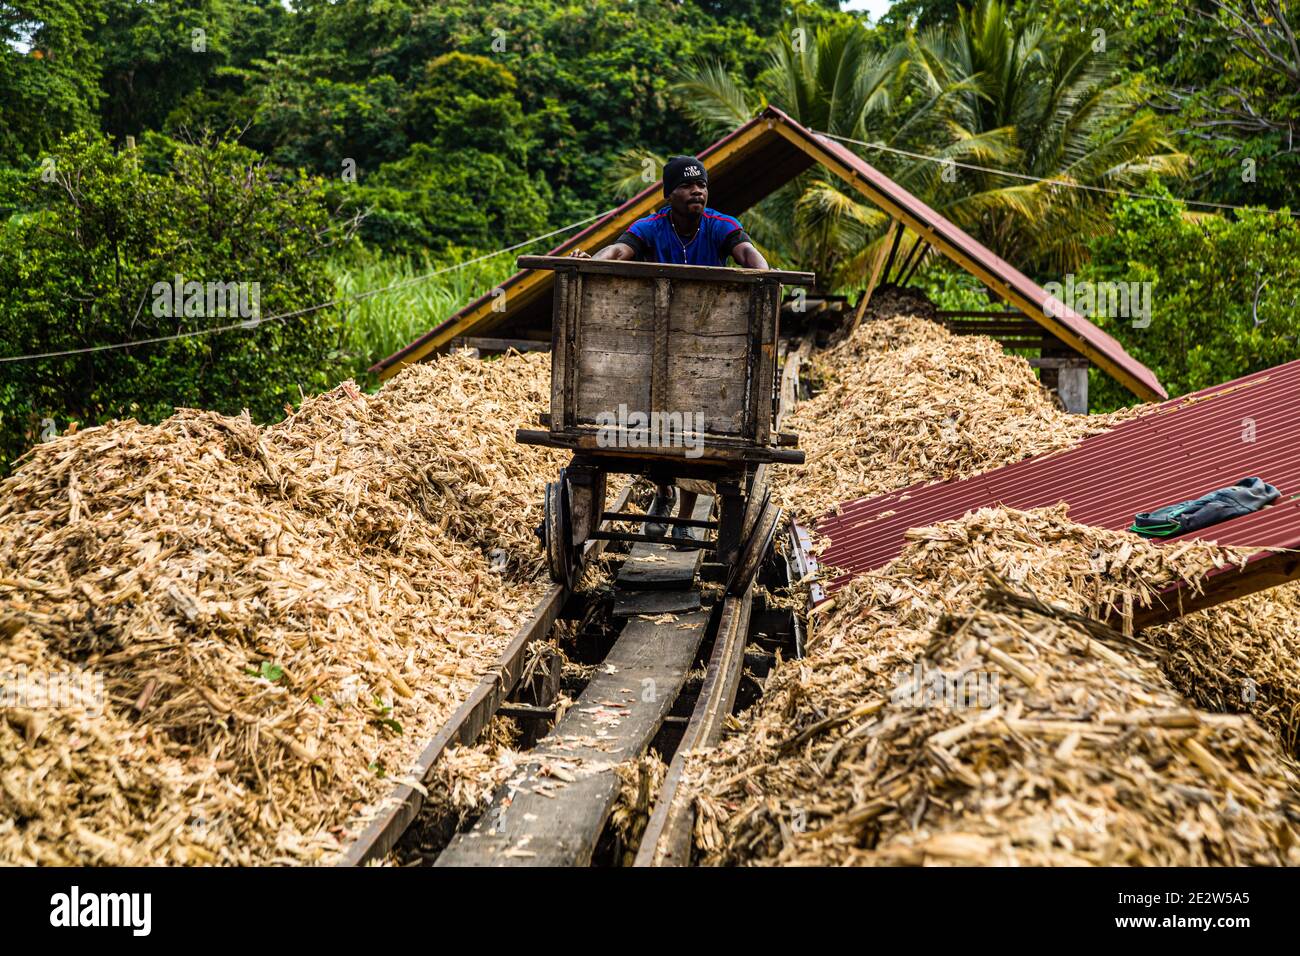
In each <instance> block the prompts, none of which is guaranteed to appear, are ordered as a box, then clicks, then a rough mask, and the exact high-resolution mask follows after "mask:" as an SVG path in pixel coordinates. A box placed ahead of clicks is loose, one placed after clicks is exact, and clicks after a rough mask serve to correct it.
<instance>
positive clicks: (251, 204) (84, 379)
mask: <svg viewBox="0 0 1300 956" xmlns="http://www.w3.org/2000/svg"><path fill="white" fill-rule="evenodd" d="M46 169H47V170H48V172H47V173H46V174H45V175H41V174H35V175H33V176H32V177H31V181H30V183H29V184H28V189H29V190H30V191H31V192H32V193H34V194H36V197H37V198H36V199H34V200H33V201H32V203H31V205H32V206H33V207H38V208H36V211H33V212H28V213H24V214H20V215H16V216H13V217H12V218H10V220H9V221H8V223H7V224H6V225H5V226H4V227H3V231H0V341H3V342H4V343H5V349H6V352H7V353H9V354H32V353H48V352H64V351H74V350H78V349H86V348H93V347H95V346H103V345H114V344H117V343H122V342H132V341H138V340H141V339H150V338H155V337H171V336H178V335H179V336H184V337H181V338H171V339H170V340H168V341H161V342H156V343H152V344H143V345H137V346H132V347H130V348H122V349H116V348H115V349H110V350H105V351H97V352H81V353H78V354H72V355H66V356H61V357H55V358H48V359H43V360H40V361H39V362H37V363H10V362H6V363H0V447H3V448H4V449H5V450H6V451H8V452H9V453H10V454H13V453H16V452H17V451H19V450H21V449H22V448H23V447H25V445H26V444H27V443H29V442H30V441H31V440H32V439H34V438H36V437H37V435H38V434H39V433H40V432H41V431H47V432H48V430H49V429H50V428H51V427H53V428H55V429H58V430H62V429H64V428H65V427H66V426H67V425H68V424H69V423H70V422H72V421H76V422H79V423H81V424H83V425H88V424H95V423H98V422H101V421H103V420H105V419H108V418H114V417H137V418H141V419H150V420H157V419H158V418H160V417H163V416H166V415H168V414H170V412H171V411H172V409H173V407H174V406H177V405H188V406H195V407H201V408H213V409H218V410H221V411H226V412H230V413H238V412H239V411H240V410H241V409H243V408H245V407H247V408H248V409H249V410H250V411H251V412H253V414H255V415H257V416H258V417H259V418H263V419H266V418H273V417H276V416H277V415H278V414H279V413H280V412H281V409H282V407H283V405H284V403H286V402H292V401H295V400H297V399H298V398H299V397H300V395H301V393H300V392H299V389H300V388H301V389H303V390H305V391H307V392H311V391H314V390H319V389H321V388H324V387H328V386H330V385H332V384H333V383H334V381H336V379H337V376H338V374H339V373H340V372H341V371H342V370H343V368H344V367H345V364H344V362H343V356H342V353H341V352H340V346H341V345H342V344H343V339H342V326H341V315H340V311H339V310H338V309H337V308H333V307H331V308H325V309H319V310H316V311H313V312H310V313H307V314H304V315H297V316H293V317H291V318H286V319H283V320H272V319H271V317H272V316H276V315H279V314H282V313H287V312H292V311H294V310H296V309H300V308H301V307H302V306H303V305H304V304H306V303H318V302H325V301H327V300H329V299H330V297H331V295H332V293H333V288H332V284H331V282H330V279H329V276H328V274H327V272H326V257H327V254H328V253H330V252H331V250H332V249H333V248H334V247H335V246H336V245H337V244H338V243H339V242H340V241H342V240H343V239H344V238H345V235H346V232H345V231H341V230H339V229H331V220H330V215H329V212H328V210H327V208H326V207H325V206H324V204H323V203H322V201H321V193H322V188H321V186H320V184H319V183H318V182H315V181H312V180H301V181H299V182H296V183H294V184H292V185H285V184H281V183H277V182H275V181H273V179H272V178H271V177H270V175H269V173H268V170H267V168H266V167H264V166H262V165H260V164H259V163H257V162H256V158H255V157H254V156H253V154H251V153H250V152H248V151H247V150H244V149H242V148H241V147H238V146H235V145H232V144H228V143H226V144H219V145H216V146H213V147H191V146H183V147H179V148H177V149H176V151H175V154H174V157H173V162H172V163H171V165H170V169H169V172H168V173H167V174H166V175H161V176H160V175H157V174H154V173H150V172H148V171H146V170H144V169H143V168H142V166H141V164H140V163H139V162H138V161H137V158H136V156H135V154H134V153H132V152H114V151H113V150H112V149H111V148H110V147H109V145H108V143H107V142H106V141H105V140H104V139H103V138H101V137H98V136H91V135H87V134H75V135H73V136H70V137H68V138H67V139H65V140H64V141H63V143H62V144H61V145H60V147H59V148H58V149H57V150H56V151H55V152H54V154H53V155H52V157H51V165H49V166H47V167H46ZM176 276H180V277H181V281H182V282H183V283H189V282H195V283H209V282H221V283H223V286H222V288H221V290H220V293H221V295H220V298H219V299H218V298H217V296H216V295H215V294H214V295H213V297H212V299H211V301H209V297H208V295H207V293H206V290H205V292H204V294H203V295H202V296H201V297H200V298H198V299H195V298H194V297H193V295H192V294H191V292H192V288H191V289H185V287H184V286H182V297H181V298H180V299H179V302H177V300H176V299H175V297H173V296H171V295H170V292H171V290H172V288H173V285H174V283H175V282H176V279H175V277H176ZM240 282H246V283H249V284H250V285H249V286H247V287H246V292H247V294H246V296H245V298H243V299H241V300H239V304H238V305H236V303H235V300H234V295H233V294H231V293H230V292H228V290H227V288H226V287H225V285H224V284H225V283H240ZM253 282H256V283H257V284H258V286H257V289H256V293H257V294H256V302H254V301H253V298H254V296H253V287H252V285H251V283H253ZM260 319H267V321H265V322H261V321H259V320H260ZM227 326H234V328H232V329H230V330H229V331H221V332H210V333H209V332H206V331H205V330H211V329H213V328H217V327H227ZM196 333H197V334H196ZM47 420H48V421H47Z"/></svg>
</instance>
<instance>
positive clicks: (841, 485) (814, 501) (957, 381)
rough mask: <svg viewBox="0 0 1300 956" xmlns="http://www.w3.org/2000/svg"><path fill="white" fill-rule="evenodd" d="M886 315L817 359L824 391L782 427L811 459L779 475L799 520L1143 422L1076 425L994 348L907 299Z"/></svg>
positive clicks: (1098, 420) (1021, 366)
mask: <svg viewBox="0 0 1300 956" xmlns="http://www.w3.org/2000/svg"><path fill="white" fill-rule="evenodd" d="M876 308H880V309H881V310H882V311H881V312H880V313H879V315H880V316H881V317H880V318H877V319H875V320H872V321H865V320H864V321H863V322H862V323H861V324H860V325H859V326H858V328H857V329H856V331H855V332H854V334H853V335H852V337H851V338H848V339H846V340H844V341H842V342H840V343H839V344H838V345H835V346H833V347H832V348H830V349H828V350H827V351H826V352H825V353H822V354H820V355H818V356H817V358H816V360H815V362H816V364H815V370H816V372H817V373H818V375H819V377H820V378H822V379H823V383H822V389H821V391H819V392H818V393H817V394H816V395H815V396H813V398H812V399H810V400H809V401H807V402H803V403H801V404H799V405H798V406H797V407H796V408H795V410H794V412H793V413H792V414H791V415H790V416H789V417H788V418H787V419H786V420H785V422H784V423H783V425H782V428H783V429H785V430H787V431H792V432H795V433H796V434H798V435H799V444H800V447H802V448H803V449H804V450H805V452H806V454H807V463H806V464H805V465H803V466H801V467H798V468H794V467H783V468H779V469H777V470H776V472H775V474H774V480H775V483H776V484H777V486H778V492H777V493H778V495H779V496H780V497H781V498H782V504H783V505H785V506H787V507H791V508H793V509H794V510H795V512H796V513H797V514H799V515H802V516H805V517H807V518H812V517H815V516H817V515H822V514H825V513H827V512H829V511H831V510H832V509H833V508H834V507H835V506H836V505H837V504H840V503H842V502H846V501H852V500H854V499H856V498H862V497H865V496H868V495H876V494H883V493H885V492H887V491H893V490H895V489H898V488H905V487H907V486H909V485H914V484H918V483H924V482H931V481H942V480H945V479H948V478H964V477H969V476H971V475H975V474H979V473H981V472H985V471H989V470H990V469H993V468H997V467H999V466H1001V465H1006V464H1010V463H1011V462H1014V461H1018V460H1020V459H1021V458H1027V457H1029V456H1031V455H1037V454H1042V453H1044V452H1048V451H1056V450H1059V449H1062V448H1069V447H1071V446H1072V445H1074V444H1076V443H1077V442H1079V441H1080V440H1082V439H1083V438H1086V437H1087V436H1089V435H1093V434H1097V433H1098V432H1103V431H1106V430H1108V429H1110V428H1112V427H1114V425H1115V424H1116V423H1117V422H1118V421H1120V420H1122V419H1123V418H1126V417H1129V416H1131V415H1132V414H1133V412H1132V411H1121V412H1116V413H1112V414H1109V415H1089V416H1082V415H1069V414H1066V413H1065V412H1063V411H1061V410H1060V409H1058V408H1057V407H1056V405H1055V404H1054V403H1053V401H1052V397H1051V395H1050V394H1049V393H1048V392H1047V391H1045V390H1044V389H1043V387H1042V386H1041V385H1040V384H1039V382H1038V379H1037V378H1036V377H1035V375H1034V371H1033V369H1032V368H1030V366H1029V363H1028V362H1027V361H1026V360H1025V359H1023V358H1020V357H1018V356H1014V355H1007V354H1006V353H1005V352H1003V350H1002V347H1001V346H1000V345H999V344H998V343H997V342H996V341H994V340H993V339H989V338H985V337H983V336H958V335H952V334H951V333H949V332H948V331H947V330H946V329H945V328H944V327H943V326H941V325H938V324H936V323H934V322H931V321H928V320H927V319H925V318H922V317H919V315H918V314H915V313H923V312H924V311H925V307H924V306H923V305H920V304H917V303H915V302H912V301H910V300H907V299H903V300H901V301H898V302H895V301H890V302H888V303H884V304H880V305H877V304H876V303H873V311H874V310H875V309H876ZM903 308H905V309H907V310H908V311H906V312H899V311H897V310H898V309H903ZM930 311H933V309H932V307H931V308H930ZM886 316H887V317H886Z"/></svg>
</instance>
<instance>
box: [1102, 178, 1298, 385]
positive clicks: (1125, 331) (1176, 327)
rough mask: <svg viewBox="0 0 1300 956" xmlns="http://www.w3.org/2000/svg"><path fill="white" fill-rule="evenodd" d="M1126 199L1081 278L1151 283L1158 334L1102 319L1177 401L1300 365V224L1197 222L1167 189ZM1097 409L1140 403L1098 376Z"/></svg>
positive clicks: (1244, 218)
mask: <svg viewBox="0 0 1300 956" xmlns="http://www.w3.org/2000/svg"><path fill="white" fill-rule="evenodd" d="M1145 192H1146V193H1148V194H1152V195H1156V194H1160V195H1162V196H1163V198H1159V199H1146V198H1131V199H1130V198H1122V199H1120V200H1118V201H1117V202H1116V203H1115V206H1114V210H1113V212H1112V222H1113V228H1112V229H1111V230H1109V231H1108V232H1107V233H1106V234H1104V235H1098V236H1097V237H1095V238H1094V240H1093V242H1092V263H1091V265H1090V266H1089V267H1088V268H1087V269H1086V270H1085V272H1084V273H1083V274H1082V276H1081V278H1084V279H1088V280H1092V281H1112V282H1138V283H1142V282H1149V283H1151V313H1150V325H1149V326H1147V327H1145V328H1135V327H1134V323H1133V321H1132V320H1131V319H1128V318H1114V317H1110V318H1107V317H1094V318H1093V321H1094V322H1097V323H1098V324H1099V325H1101V326H1102V327H1103V328H1107V329H1108V330H1109V331H1110V332H1111V334H1112V335H1114V336H1115V337H1116V338H1118V339H1119V340H1120V341H1121V342H1122V343H1123V345H1124V348H1125V349H1126V350H1127V351H1128V352H1129V353H1130V354H1131V355H1133V356H1134V357H1135V358H1137V359H1138V360H1139V361H1141V362H1143V363H1144V364H1146V365H1147V366H1148V367H1150V368H1151V369H1152V370H1153V371H1154V372H1155V373H1156V374H1157V375H1158V376H1159V378H1160V381H1161V382H1162V383H1164V385H1165V387H1166V388H1167V389H1168V390H1169V393H1170V394H1171V395H1181V394H1184V393H1186V392H1190V391H1195V390H1197V389H1200V388H1205V387H1207V386H1210V385H1215V384H1218V383H1219V382H1223V381H1227V380H1228V379H1232V378H1236V377H1238V376H1241V375H1245V374H1248V373H1250V372H1254V371H1259V370H1260V369H1264V368H1268V367H1270V366H1273V365H1277V364H1279V363H1281V362H1288V361H1291V360H1293V359H1295V358H1300V311H1297V309H1296V305H1297V303H1298V302H1300V274H1298V273H1297V272H1296V269H1295V262H1296V261H1297V259H1300V223H1297V221H1296V219H1295V217H1294V216H1292V215H1290V214H1289V213H1286V212H1283V213H1270V212H1267V211H1264V210H1247V211H1244V212H1242V213H1241V214H1240V215H1238V216H1235V217H1232V218H1229V217H1226V216H1220V215H1216V214H1205V213H1189V212H1188V211H1187V209H1186V208H1185V206H1184V205H1183V204H1182V203H1181V202H1178V201H1177V200H1175V199H1173V198H1172V197H1170V196H1169V194H1168V192H1167V190H1164V189H1163V188H1162V187H1161V186H1160V185H1159V184H1158V183H1154V182H1153V183H1150V184H1148V187H1147V189H1146V190H1145ZM1091 378H1092V381H1091V389H1090V390H1091V393H1092V395H1093V405H1094V407H1100V408H1115V407H1119V406H1121V405H1125V404H1128V403H1129V402H1130V401H1131V400H1132V398H1131V396H1128V395H1127V394H1126V393H1125V392H1124V390H1123V389H1122V387H1121V386H1119V385H1117V384H1116V383H1115V382H1114V381H1113V380H1111V379H1110V378H1109V376H1106V375H1103V374H1100V373H1097V372H1095V371H1094V373H1093V375H1092V376H1091Z"/></svg>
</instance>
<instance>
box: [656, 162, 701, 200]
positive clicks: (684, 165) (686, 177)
mask: <svg viewBox="0 0 1300 956" xmlns="http://www.w3.org/2000/svg"><path fill="white" fill-rule="evenodd" d="M696 180H699V181H700V182H702V183H704V185H706V186H707V185H708V184H709V171H708V170H707V169H705V168H704V164H703V163H702V162H700V161H699V160H698V159H696V158H695V157H694V156H674V157H672V158H671V159H669V160H668V162H666V163H664V196H665V198H666V197H667V196H668V195H669V194H670V193H671V192H672V191H673V190H674V189H676V188H677V187H678V186H680V185H681V184H682V183H691V182H695V181H696Z"/></svg>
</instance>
